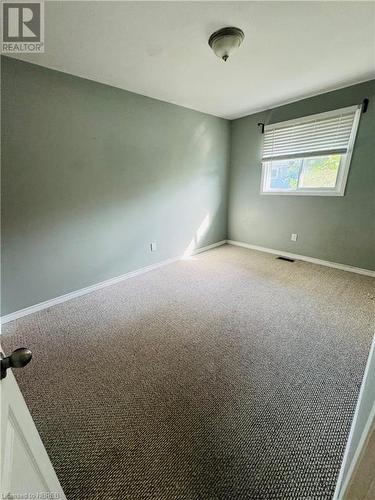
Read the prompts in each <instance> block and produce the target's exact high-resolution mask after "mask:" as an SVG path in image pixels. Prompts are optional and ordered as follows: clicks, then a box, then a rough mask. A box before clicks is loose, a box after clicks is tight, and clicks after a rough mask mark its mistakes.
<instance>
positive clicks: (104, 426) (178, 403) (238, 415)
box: [3, 246, 374, 500]
mask: <svg viewBox="0 0 375 500" xmlns="http://www.w3.org/2000/svg"><path fill="white" fill-rule="evenodd" d="M373 284H374V281H373V279H372V278H369V277H366V276H360V275H356V274H352V273H347V272H344V271H338V270H335V269H329V268H325V267H321V266H317V265H313V264H307V263H303V262H294V263H289V262H285V261H281V260H277V259H275V256H273V255H269V254H264V253H260V252H255V251H250V250H246V249H242V248H235V247H232V246H225V247H220V248H218V249H215V250H212V251H210V252H206V253H203V254H200V255H199V256H196V257H194V258H192V259H191V260H186V261H181V262H177V263H174V264H171V265H168V266H166V267H163V268H160V269H158V270H155V271H152V272H150V273H147V274H144V275H141V276H138V277H136V278H132V279H130V280H128V281H124V282H122V283H120V284H117V285H115V286H112V287H108V288H105V289H102V290H100V291H97V292H95V293H92V294H90V295H86V296H84V297H81V298H78V299H74V300H71V301H69V302H66V303H64V304H61V305H58V306H55V307H53V308H51V309H48V310H45V311H42V312H39V313H36V314H34V315H32V316H28V317H25V318H23V319H20V320H18V321H15V322H13V323H11V324H8V325H6V326H5V328H4V330H5V336H4V338H3V347H4V348H5V350H6V351H7V352H9V351H11V350H12V349H13V348H16V347H19V346H27V347H30V348H31V349H32V351H33V353H34V359H33V361H32V363H31V364H30V365H29V366H28V367H27V368H24V369H23V370H19V371H16V376H17V379H18V382H19V384H20V387H21V389H22V391H23V393H24V395H25V398H26V400H27V403H28V405H29V407H30V410H31V413H32V415H33V417H34V420H35V422H36V425H37V427H38V429H39V431H40V434H41V436H42V439H43V440H44V442H45V445H46V448H47V451H48V452H49V455H50V457H51V459H52V462H53V464H54V466H55V468H56V471H57V474H58V476H59V478H60V480H61V483H62V486H63V488H64V490H65V492H66V494H67V497H68V499H69V500H76V499H77V500H86V499H87V500H96V499H98V500H99V499H100V500H104V499H105V500H110V499H116V500H117V499H119V500H125V499H131V500H141V499H155V500H156V499H157V500H164V499H166V500H167V499H171V500H172V499H173V500H174V499H192V500H193V499H197V500H198V499H209V500H214V499H220V500H224V499H225V500H227V499H247V498H250V499H329V498H331V497H332V494H333V491H334V487H335V481H336V477H337V474H338V471H339V467H340V462H341V458H342V454H343V451H344V448H345V444H346V439H347V436H348V433H349V428H350V423H351V420H352V417H353V412H354V408H355V404H356V398H357V395H358V392H359V387H360V383H361V379H362V376H363V371H364V367H365V363H366V358H367V355H368V351H369V347H370V343H371V340H372V334H373V324H374V314H373V305H374V301H373V300H372V298H371V295H372V294H373V293H374V291H373Z"/></svg>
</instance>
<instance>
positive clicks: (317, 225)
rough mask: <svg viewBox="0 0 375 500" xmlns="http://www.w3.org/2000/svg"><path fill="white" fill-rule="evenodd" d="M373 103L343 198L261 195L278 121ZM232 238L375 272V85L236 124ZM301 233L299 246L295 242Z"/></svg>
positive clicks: (363, 123)
mask: <svg viewBox="0 0 375 500" xmlns="http://www.w3.org/2000/svg"><path fill="white" fill-rule="evenodd" d="M365 97H368V98H370V105H369V108H368V111H367V113H366V114H363V115H362V117H361V121H360V125H359V130H358V135H357V140H356V143H355V148H354V152H353V156H352V162H351V167H350V172H349V178H348V182H347V186H346V193H345V196H343V197H327V196H283V195H279V196H269V195H268V196H267V195H260V194H259V192H260V181H261V161H260V159H261V156H262V138H263V136H262V134H261V133H260V130H259V128H258V127H257V123H258V122H265V123H276V122H280V121H283V120H290V119H293V118H298V117H300V116H305V115H309V114H314V113H320V112H323V111H328V110H332V109H337V108H340V107H345V106H349V105H353V104H359V103H361V102H362V100H363V99H364V98H365ZM231 149H232V153H231V170H230V172H231V173H230V188H229V215H228V237H229V239H232V240H238V241H242V242H245V243H250V244H253V245H259V246H263V247H268V248H273V249H277V250H284V251H287V252H292V253H296V254H300V255H306V256H310V257H315V258H318V259H323V260H329V261H333V262H339V263H342V264H348V265H352V266H357V267H362V268H365V269H375V81H371V82H366V83H363V84H359V85H355V86H352V87H347V88H345V89H341V90H337V91H335V92H329V93H326V94H321V95H319V96H316V97H312V98H309V99H304V100H302V101H298V102H295V103H292V104H288V105H286V106H281V107H279V108H276V109H273V110H269V111H265V112H262V113H257V114H254V115H250V116H247V117H245V118H241V119H238V120H235V121H233V122H232V141H231ZM291 233H298V241H297V242H292V241H290V235H291Z"/></svg>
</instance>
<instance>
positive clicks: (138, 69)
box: [17, 1, 375, 118]
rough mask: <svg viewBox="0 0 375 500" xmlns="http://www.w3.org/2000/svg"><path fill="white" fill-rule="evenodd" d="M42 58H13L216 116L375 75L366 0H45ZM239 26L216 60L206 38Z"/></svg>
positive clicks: (373, 29) (373, 32) (373, 9)
mask: <svg viewBox="0 0 375 500" xmlns="http://www.w3.org/2000/svg"><path fill="white" fill-rule="evenodd" d="M45 7H46V14H45V30H46V38H45V42H46V43H45V46H46V52H45V54H35V55H34V54H33V55H31V54H27V55H24V56H21V57H19V56H17V58H19V59H23V60H25V61H30V62H33V63H36V64H40V65H42V66H46V67H48V68H53V69H57V70H60V71H64V72H67V73H71V74H73V75H78V76H81V77H84V78H89V79H91V80H96V81H98V82H102V83H106V84H109V85H113V86H115V87H120V88H122V89H126V90H130V91H132V92H136V93H139V94H143V95H147V96H150V97H154V98H156V99H161V100H163V101H168V102H172V103H175V104H179V105H181V106H185V107H188V108H192V109H196V110H199V111H203V112H206V113H210V114H213V115H217V116H222V117H224V118H237V117H240V116H244V115H246V114H249V113H252V112H255V111H259V110H263V109H266V108H270V107H273V106H275V105H279V104H283V103H286V102H290V101H293V100H297V99H300V98H303V97H307V96H309V95H314V94H317V93H320V92H324V91H327V90H331V89H335V88H340V87H344V86H347V85H350V84H352V83H356V82H360V81H364V80H369V79H371V78H374V76H375V3H374V2H355V1H354V2H345V1H341V2H271V1H263V2H237V1H233V2H178V1H176V2H143V1H138V2H127V1H125V2H107V1H102V2H91V1H86V2H60V1H59V2H54V1H53V2H46V3H45ZM223 26H238V27H239V28H241V29H242V30H243V31H244V32H245V40H244V42H243V44H242V46H241V47H240V49H239V50H238V51H237V52H236V53H235V54H234V55H233V56H232V58H230V59H229V60H228V62H227V63H224V62H223V61H221V60H220V59H218V58H217V57H216V56H215V55H214V54H213V52H212V51H211V49H210V48H209V46H208V44H207V40H208V37H209V35H210V34H211V33H212V32H213V31H215V30H217V29H218V28H221V27H223Z"/></svg>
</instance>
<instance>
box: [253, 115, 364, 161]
mask: <svg viewBox="0 0 375 500" xmlns="http://www.w3.org/2000/svg"><path fill="white" fill-rule="evenodd" d="M357 111H358V106H351V107H348V108H342V109H337V110H335V111H329V112H327V113H320V114H317V115H310V116H306V117H303V118H300V119H297V120H290V121H287V122H282V123H276V124H273V125H266V126H265V128H264V145H263V157H262V161H270V160H278V159H291V158H301V157H313V156H323V155H332V154H345V153H347V151H348V148H349V145H350V138H351V134H352V130H353V123H354V120H355V116H356V112H357Z"/></svg>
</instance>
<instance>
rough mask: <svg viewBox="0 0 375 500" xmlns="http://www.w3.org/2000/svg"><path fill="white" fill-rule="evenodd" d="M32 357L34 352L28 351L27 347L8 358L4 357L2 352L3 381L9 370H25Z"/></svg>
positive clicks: (0, 355) (14, 352)
mask: <svg viewBox="0 0 375 500" xmlns="http://www.w3.org/2000/svg"><path fill="white" fill-rule="evenodd" d="M32 357H33V354H32V352H31V351H30V349H26V347H20V348H19V349H16V350H15V351H13V352H12V354H11V355H10V356H7V357H4V355H3V353H1V352H0V364H1V378H2V379H3V378H5V377H6V376H7V369H8V368H23V367H24V366H26V365H27V363H29V362H30V361H31V358H32Z"/></svg>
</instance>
